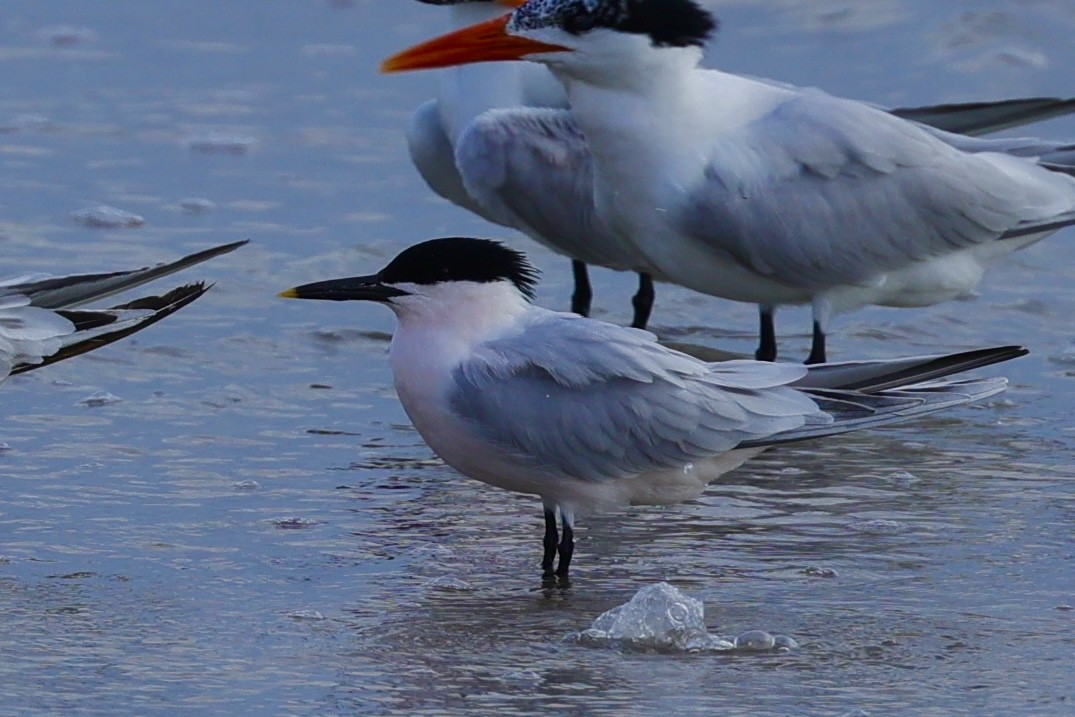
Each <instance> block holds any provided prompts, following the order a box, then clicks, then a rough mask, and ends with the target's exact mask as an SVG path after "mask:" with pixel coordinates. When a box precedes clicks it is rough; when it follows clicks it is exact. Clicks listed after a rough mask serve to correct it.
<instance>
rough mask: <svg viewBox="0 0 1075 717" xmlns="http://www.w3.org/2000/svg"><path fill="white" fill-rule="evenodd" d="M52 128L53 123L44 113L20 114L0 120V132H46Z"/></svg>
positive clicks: (53, 126) (53, 127)
mask: <svg viewBox="0 0 1075 717" xmlns="http://www.w3.org/2000/svg"><path fill="white" fill-rule="evenodd" d="M53 129H55V124H53V122H52V120H50V119H49V118H48V117H46V116H45V115H35V114H22V115H15V116H14V117H12V118H11V119H6V120H0V132H25V131H31V132H33V131H36V132H48V131H51V130H53Z"/></svg>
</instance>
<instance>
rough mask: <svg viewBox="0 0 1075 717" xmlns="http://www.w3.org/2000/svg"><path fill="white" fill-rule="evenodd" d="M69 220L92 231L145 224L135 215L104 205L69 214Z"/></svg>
mask: <svg viewBox="0 0 1075 717" xmlns="http://www.w3.org/2000/svg"><path fill="white" fill-rule="evenodd" d="M71 219H72V220H73V221H75V222H77V223H78V224H81V225H82V226H84V227H90V228H92V229H125V228H130V227H140V226H142V225H143V224H145V223H146V220H145V219H143V218H142V217H140V216H138V215H137V214H133V213H131V212H128V211H124V210H123V209H117V208H116V207H110V206H108V205H106V204H102V205H100V206H96V207H87V208H86V209H79V210H78V211H77V212H72V213H71Z"/></svg>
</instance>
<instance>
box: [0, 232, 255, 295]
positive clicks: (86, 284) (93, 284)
mask: <svg viewBox="0 0 1075 717" xmlns="http://www.w3.org/2000/svg"><path fill="white" fill-rule="evenodd" d="M246 243H247V241H246V240H243V241H237V242H231V243H230V244H221V245H219V246H215V247H211V248H209V249H204V250H202V251H199V252H195V253H194V254H188V255H187V256H184V257H181V258H179V259H176V260H175V261H169V262H162V263H160V264H155V265H154V266H146V267H142V268H140V269H130V270H126V271H113V272H107V273H101V274H71V275H69V276H41V275H35V276H28V277H19V278H17V279H11V280H5V281H0V296H4V295H8V294H20V295H23V296H26V297H28V298H29V299H30V303H31V304H33V305H34V306H41V307H44V308H47V309H60V308H65V309H66V308H71V307H75V306H81V305H82V304H85V303H87V302H90V301H94V300H97V299H103V298H105V297H108V296H112V295H113V294H117V293H119V292H121V291H126V290H127V289H132V288H134V287H136V286H141V285H142V284H145V283H147V282H150V281H153V280H154V279H158V278H160V277H162V276H167V275H168V274H174V273H175V272H177V271H180V270H182V269H186V268H187V267H190V266H194V265H195V264H200V263H202V262H203V261H208V260H209V259H212V258H213V257H217V256H220V255H222V254H227V253H228V252H232V251H235V250H236V249H238V248H239V247H241V246H243V245H244V244H246Z"/></svg>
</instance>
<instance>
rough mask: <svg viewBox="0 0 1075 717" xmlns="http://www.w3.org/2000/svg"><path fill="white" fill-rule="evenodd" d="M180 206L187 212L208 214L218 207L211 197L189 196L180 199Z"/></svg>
mask: <svg viewBox="0 0 1075 717" xmlns="http://www.w3.org/2000/svg"><path fill="white" fill-rule="evenodd" d="M179 208H180V209H182V210H183V211H184V212H186V213H187V214H208V213H209V212H211V211H213V210H214V209H216V203H215V202H213V201H211V200H209V199H201V198H199V197H188V198H186V199H180V200H179Z"/></svg>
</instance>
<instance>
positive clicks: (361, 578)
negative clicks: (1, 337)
mask: <svg viewBox="0 0 1075 717" xmlns="http://www.w3.org/2000/svg"><path fill="white" fill-rule="evenodd" d="M713 5H714V7H715V8H716V9H717V10H718V12H719V14H720V16H721V19H722V23H723V28H722V31H721V33H720V36H719V38H718V40H717V41H716V42H715V43H714V44H713V46H712V47H711V48H710V50H709V53H708V57H707V63H708V64H710V65H712V66H719V67H721V68H722V69H726V70H730V71H736V72H742V73H746V74H753V75H761V76H768V77H773V78H776V79H780V80H784V81H788V82H793V83H797V84H804V85H813V86H819V87H822V88H824V89H826V90H829V91H831V92H834V93H838V94H843V95H847V96H851V97H856V98H861V99H866V100H871V101H874V102H879V103H883V104H886V105H918V104H927V103H938V102H947V101H966V100H979V99H998V98H1004V97H1014V96H1030V95H1058V96H1067V95H1075V76H1073V74H1072V68H1073V67H1075V44H1073V43H1072V42H1071V37H1072V32H1073V30H1075V3H1073V2H1072V1H1071V0H1030V1H1028V0H1018V1H1017V0H955V1H953V2H947V3H937V2H926V1H925V0H869V1H866V0H859V1H858V2H851V1H850V0H809V1H807V0H779V1H772V2H760V1H758V0H728V1H727V2H717V3H713ZM445 22H446V18H445V15H444V12H443V11H442V10H440V9H437V8H432V7H427V6H422V5H419V4H418V3H416V2H411V1H407V0H395V1H393V2H386V1H384V0H380V1H379V0H334V1H331V2H330V1H328V0H322V1H320V2H315V1H313V0H310V1H309V2H295V1H294V0H290V1H286V0H259V1H258V2H256V3H238V2H232V3H219V2H210V1H208V0H187V1H185V2H175V1H162V2H153V3H146V2H141V1H140V0H109V2H86V1H76V0H49V1H48V2H46V1H45V0H37V1H33V0H9V2H7V3H5V4H4V7H3V8H2V9H0V251H2V252H3V256H4V264H3V273H4V274H16V273H24V272H29V271H46V272H56V273H60V272H69V271H75V270H86V271H91V270H110V269H118V268H128V267H134V266H141V265H144V264H149V263H154V262H156V261H160V260H164V259H167V258H171V257H174V256H177V255H179V254H181V253H185V252H189V251H193V250H195V249H198V248H203V247H206V246H208V245H210V244H214V243H222V242H226V241H232V240H236V239H242V238H248V239H250V240H251V244H250V245H249V246H247V247H245V248H243V249H241V250H240V251H239V252H236V253H235V254H231V255H229V256H226V257H224V258H221V259H218V260H216V261H214V262H212V263H211V264H208V265H205V266H204V267H199V268H198V269H195V270H193V271H190V272H187V274H189V277H185V278H189V279H193V278H206V279H210V280H212V281H215V282H217V285H216V286H215V287H214V289H213V290H212V291H211V292H210V293H209V294H208V295H207V296H206V297H205V298H204V299H202V300H201V301H199V302H197V303H195V304H193V305H192V306H190V307H189V308H187V309H185V310H184V311H182V312H180V313H179V314H177V315H176V316H174V317H172V318H169V319H168V320H167V321H166V322H163V323H161V324H159V325H158V326H156V327H153V328H152V329H150V330H148V331H146V332H145V333H144V334H140V335H139V336H137V337H135V340H128V341H125V342H123V343H121V344H117V345H115V346H112V347H109V348H107V349H105V350H102V351H100V352H98V353H94V354H91V355H88V356H85V357H81V358H79V359H76V360H72V361H67V362H64V363H61V364H58V365H56V366H53V367H50V368H47V369H43V370H41V371H38V372H33V373H30V374H27V375H25V376H20V377H18V378H15V379H12V380H10V381H8V382H7V383H6V384H5V385H4V386H3V388H2V389H0V405H2V406H3V411H4V414H5V421H4V424H5V425H4V428H3V432H2V435H0V441H2V444H0V694H2V695H3V699H2V700H0V715H61V714H62V715H75V714H77V715H91V714H100V715H115V714H139V715H153V714H162V715H163V714H168V715H172V714H192V715H193V714H198V715H201V714H221V715H245V714H287V715H326V714H444V713H465V714H498V715H499V714H533V713H536V712H538V711H541V712H546V713H550V712H551V713H563V714H578V715H614V714H615V715H622V714H687V713H692V712H697V713H701V712H705V713H718V714H752V715H763V714H764V715H769V714H772V715H783V714H803V715H806V714H810V715H814V714H816V715H868V714H912V713H913V714H918V715H928V714H937V715H954V714H973V715H985V714H1004V715H1012V714H1020V715H1067V714H1072V713H1073V712H1075V689H1073V687H1072V685H1073V684H1075V683H1073V681H1072V679H1071V677H1072V663H1073V659H1075V639H1073V637H1072V635H1073V634H1075V631H1073V629H1072V628H1073V624H1072V621H1073V620H1075V611H1073V610H1072V607H1071V606H1072V605H1073V604H1075V539H1073V530H1072V527H1073V522H1075V499H1073V491H1072V486H1073V482H1072V481H1073V476H1075V468H1073V466H1072V456H1073V452H1072V448H1073V436H1072V430H1073V429H1072V423H1071V406H1072V395H1073V391H1075V385H1073V375H1075V374H1073V372H1075V344H1073V341H1072V340H1073V335H1072V324H1071V320H1070V317H1071V316H1072V315H1073V314H1075V288H1073V287H1075V267H1073V265H1072V257H1073V256H1075V252H1073V250H1072V247H1071V243H1072V242H1073V241H1075V232H1073V231H1072V230H1070V229H1068V230H1065V231H1063V232H1061V233H1059V234H1057V235H1056V236H1054V237H1053V238H1051V239H1049V240H1048V241H1046V242H1045V243H1043V244H1040V245H1038V246H1036V247H1033V248H1032V249H1030V250H1029V251H1024V252H1021V253H1019V254H1018V255H1016V256H1014V257H1011V258H1010V260H1008V261H1006V262H1005V264H1004V265H1002V266H998V267H997V268H996V269H995V270H994V271H992V272H991V274H990V275H989V276H988V277H987V278H986V280H985V281H984V282H983V284H982V288H981V293H980V296H978V297H976V298H974V299H973V300H969V301H964V302H956V303H949V304H945V305H941V306H936V307H933V308H930V309H923V310H906V311H895V310H885V309H871V310H868V311H863V312H860V313H857V314H854V315H851V316H847V317H842V318H840V319H838V320H837V321H836V322H835V333H834V339H833V341H832V349H833V354H834V358H854V357H860V356H886V355H893V354H909V353H923V352H933V351H937V350H949V349H952V350H954V349H959V348H964V347H972V346H982V345H989V344H998V343H1024V344H1026V345H1027V346H1029V347H1030V348H1031V350H1032V352H1033V353H1032V355H1031V356H1030V357H1028V358H1025V359H1022V360H1020V361H1018V362H1016V363H1013V364H1011V365H1006V366H1004V367H1002V368H1000V369H994V370H993V371H992V372H993V373H1003V374H1005V375H1008V376H1010V377H1011V378H1012V386H1011V389H1010V390H1009V391H1008V393H1007V394H1005V395H1003V396H1001V397H999V398H997V399H994V400H992V401H990V402H988V403H987V404H985V405H981V406H976V407H974V408H968V409H963V410H960V411H958V412H953V413H951V414H950V415H945V416H943V417H939V418H936V419H933V420H927V421H918V422H916V423H914V424H909V425H906V426H902V427H897V428H892V429H889V430H884V431H875V432H872V433H869V434H863V435H853V436H848V437H845V438H841V439H836V440H828V441H824V442H818V443H811V444H804V445H799V446H792V447H788V448H783V449H780V450H774V451H771V452H769V453H768V454H766V455H765V456H763V457H762V458H760V459H758V460H755V461H753V462H752V463H749V464H747V466H745V467H744V468H742V469H740V470H738V471H735V472H734V473H732V474H729V475H728V476H726V477H725V479H724V480H723V481H722V482H721V483H720V484H718V485H714V486H712V487H711V488H710V490H709V491H708V492H707V493H706V494H705V495H704V496H703V497H702V498H701V499H699V500H698V501H695V502H693V503H690V504H686V505H682V506H677V507H671V508H645V509H638V510H630V511H624V512H622V513H617V514H610V515H600V516H593V517H589V518H586V519H584V520H582V521H580V530H579V535H578V538H579V541H580V544H579V548H578V551H577V558H576V571H575V574H574V581H573V585H572V586H571V587H570V588H569V589H544V588H542V586H541V583H540V580H539V576H538V571H537V561H538V558H539V555H538V551H539V548H540V545H539V540H540V533H541V522H540V514H539V513H540V512H539V506H538V503H537V501H536V500H534V499H531V498H528V497H526V496H517V495H512V494H507V493H503V492H499V491H494V490H491V489H487V488H485V487H484V486H482V485H481V484H478V483H475V482H472V481H469V480H465V479H463V478H461V477H460V476H458V475H457V474H455V473H454V472H453V471H451V470H450V469H448V468H446V467H445V466H444V465H442V464H441V463H440V462H439V461H438V460H436V459H435V457H434V456H433V455H432V454H431V453H430V451H429V450H428V449H427V448H425V446H424V445H423V444H422V442H421V440H420V439H419V437H418V436H417V435H416V434H415V433H414V431H413V430H412V429H411V428H410V427H409V425H408V423H407V420H406V417H405V416H404V415H403V412H402V410H401V409H400V408H399V406H398V404H397V402H396V400H395V397H394V394H393V391H392V388H391V383H390V374H389V370H388V366H387V362H386V360H385V351H386V346H387V339H388V336H389V333H390V331H391V328H392V318H391V316H390V314H389V312H387V311H385V310H383V309H379V308H378V307H364V306H350V305H348V306H344V305H337V304H321V303H318V302H285V301H282V300H278V299H276V298H275V297H274V294H275V292H277V291H279V290H280V289H283V288H285V287H288V286H292V285H295V284H297V283H300V282H305V281H311V280H316V279H322V278H330V277H335V276H344V275H351V274H356V273H368V272H369V271H371V270H374V269H376V268H379V267H380V266H381V265H382V264H383V263H384V261H385V260H386V259H387V258H389V257H391V256H392V255H394V253H395V252H397V251H398V250H400V249H402V248H403V247H405V246H407V245H409V244H412V243H415V242H417V241H419V240H422V239H426V238H430V237H433V236H438V235H445V234H471V235H477V236H498V237H505V238H507V239H508V240H509V241H511V243H512V244H514V245H516V246H518V247H520V248H523V249H526V250H528V251H529V252H530V253H531V255H532V257H533V258H534V260H535V262H536V263H537V264H538V265H539V266H540V267H541V268H542V269H543V270H544V272H545V273H544V281H543V284H542V286H541V291H540V294H539V302H540V303H541V304H542V305H545V306H552V307H561V308H562V307H566V304H567V295H568V293H569V289H570V286H569V277H568V272H567V266H566V262H565V261H563V260H561V259H559V258H557V257H555V256H553V255H551V254H549V253H548V252H545V251H543V250H540V249H539V248H538V247H536V246H535V245H533V244H531V243H529V242H527V241H526V240H524V239H523V238H521V237H517V236H511V235H509V234H508V233H507V232H505V231H503V230H500V229H496V228H493V227H490V226H487V225H484V224H482V223H481V222H480V221H479V220H477V219H475V218H472V217H470V216H469V215H467V214H466V213H465V212H463V211H462V210H460V209H457V208H455V207H453V206H450V205H448V204H446V203H445V202H443V201H441V200H439V199H437V198H436V197H434V196H433V195H432V194H431V193H430V192H429V191H428V190H427V189H426V187H425V186H424V185H423V184H422V182H421V180H420V179H419V178H418V177H417V175H416V173H415V172H414V170H413V169H412V168H411V166H410V163H409V161H408V159H407V157H406V151H405V148H404V146H403V139H402V127H403V124H404V122H405V121H406V120H407V118H408V117H409V115H410V113H411V111H412V110H413V109H414V108H415V107H416V106H417V105H418V104H419V102H421V101H422V100H424V99H426V98H427V97H429V96H431V95H432V94H433V91H434V86H435V76H434V75H433V74H432V73H427V74H416V75H409V76H392V77H385V76H380V75H378V74H377V73H376V71H375V67H376V64H377V63H378V62H379V60H380V59H381V58H383V57H384V56H386V55H387V54H389V53H390V52H393V51H395V50H397V49H400V48H402V47H404V46H406V45H408V44H410V43H413V42H415V41H418V40H420V39H422V38H424V37H427V36H429V35H431V34H433V33H435V32H438V31H440V30H442V29H443V28H444V26H445ZM1032 132H1033V133H1034V134H1037V135H1039V136H1043V137H1049V138H1054V139H1060V138H1071V137H1075V118H1066V119H1057V120H1053V121H1050V122H1047V123H1042V124H1040V125H1036V126H1035V127H1033V129H1032ZM100 205H108V206H113V207H116V208H119V209H122V210H124V211H127V212H131V213H134V214H136V215H138V216H140V217H142V218H143V219H144V224H143V225H142V226H138V227H132V228H93V227H89V226H86V225H85V223H84V222H78V221H76V220H75V219H73V218H72V215H73V214H75V213H77V212H79V211H81V210H85V209H88V208H93V207H97V206H100ZM594 280H595V293H596V301H595V304H596V307H597V308H598V315H599V316H601V317H602V318H607V319H609V320H611V321H616V322H621V323H623V322H625V321H626V320H628V318H629V315H628V309H629V303H628V301H627V299H628V297H629V296H630V294H631V293H632V291H633V289H634V286H633V280H632V279H631V277H629V276H626V275H616V274H612V273H609V272H603V271H595V272H594ZM658 296H659V298H658V302H657V309H656V312H655V315H654V320H653V328H654V329H655V330H656V331H657V333H659V334H661V335H662V336H665V337H669V338H674V339H676V340H680V341H688V342H693V343H698V344H705V345H711V346H719V347H721V348H726V349H731V350H736V351H743V352H747V351H750V350H752V348H753V341H754V338H753V331H754V325H755V321H756V317H755V313H754V309H753V308H752V307H749V306H746V305H734V304H730V303H727V302H721V301H719V300H715V299H710V298H706V297H700V296H696V295H692V294H690V293H688V292H686V291H682V290H678V289H675V288H669V287H659V288H658ZM779 318H780V326H781V327H785V328H784V335H785V337H786V338H785V341H784V343H783V344H782V350H783V353H784V355H785V356H788V357H798V356H802V355H805V352H806V348H807V345H808V338H809V337H808V336H807V335H806V334H805V333H802V332H800V333H793V334H788V333H787V332H788V331H791V330H804V329H806V328H807V326H808V321H807V314H806V312H805V311H783V312H781V314H780V317H779ZM95 398H96V399H97V400H88V399H95ZM659 580H668V581H670V582H672V583H674V584H675V585H677V586H678V587H679V588H681V589H682V590H684V591H685V592H687V593H688V594H690V595H693V596H694V597H697V598H700V599H703V600H704V601H705V602H706V605H707V610H708V612H707V615H708V622H709V625H710V629H711V631H714V632H716V633H718V634H721V635H734V634H736V633H738V632H741V631H743V630H747V629H751V628H764V629H768V630H771V631H774V632H782V633H785V634H789V635H792V636H793V637H794V638H795V639H796V640H797V641H798V642H799V643H800V647H799V648H798V649H796V650H793V651H791V652H789V653H780V654H760V655H741V654H728V655H713V654H706V655H692V654H679V655H669V654H647V653H632V652H625V651H621V650H615V649H611V650H595V649H589V648H586V647H583V646H581V645H578V644H572V643H565V642H564V641H563V638H564V636H565V635H567V634H568V633H570V632H572V631H575V630H580V629H584V628H586V627H587V626H589V624H590V622H591V621H592V620H593V619H594V618H595V617H596V616H597V615H598V614H600V613H601V612H603V611H605V610H607V609H609V608H611V607H613V606H615V605H618V604H620V603H623V602H625V601H626V600H627V599H629V598H630V597H631V595H633V594H634V593H635V592H636V591H637V590H638V589H639V588H641V587H644V586H646V585H649V584H652V583H654V582H656V581H659Z"/></svg>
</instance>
